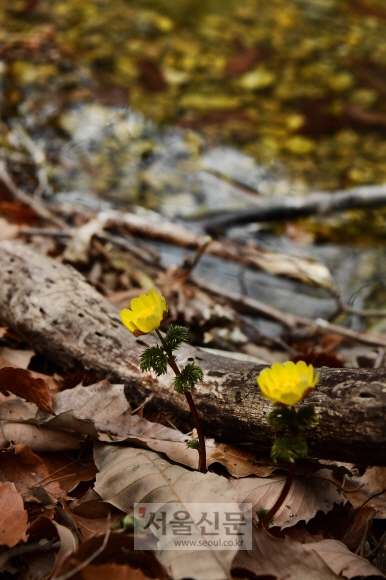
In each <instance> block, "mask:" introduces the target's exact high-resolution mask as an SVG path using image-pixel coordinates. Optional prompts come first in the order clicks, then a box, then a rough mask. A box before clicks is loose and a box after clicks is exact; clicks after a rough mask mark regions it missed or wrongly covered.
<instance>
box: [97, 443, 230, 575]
mask: <svg viewBox="0 0 386 580" xmlns="http://www.w3.org/2000/svg"><path fill="white" fill-rule="evenodd" d="M95 463H96V465H97V467H98V469H99V473H98V475H97V478H96V483H95V490H96V491H97V493H99V495H100V496H101V497H102V498H103V499H104V500H105V501H108V502H110V503H111V504H112V505H114V506H117V507H119V508H120V509H121V510H123V511H124V512H127V513H129V512H131V511H132V510H133V507H134V504H135V503H140V502H147V503H161V504H163V505H164V506H165V505H167V504H169V503H172V502H178V503H183V504H184V506H185V508H184V509H186V510H187V511H188V512H189V508H188V506H186V504H189V503H198V504H202V503H211V504H214V503H222V502H223V503H230V504H233V506H234V507H233V509H232V512H233V511H238V508H237V507H235V506H237V504H236V503H235V500H236V492H235V490H234V489H233V487H232V486H231V484H230V482H229V481H228V480H227V479H225V478H223V477H220V476H217V475H215V474H213V473H206V474H203V473H198V472H192V471H188V470H187V469H184V468H183V467H180V466H179V465H173V464H171V463H169V462H168V461H167V460H166V459H163V458H162V457H161V456H159V455H158V454H157V453H154V452H153V451H148V450H143V449H134V448H121V447H119V448H118V447H116V446H114V445H103V444H101V443H98V442H97V443H96V444H95ZM191 516H192V514H191ZM193 521H194V516H193ZM152 531H153V530H152ZM197 534H201V531H200V530H198V529H197ZM236 552H237V549H230V550H221V551H215V550H213V549H212V548H209V549H208V550H194V551H191V550H190V551H189V550H186V551H175V550H164V551H161V552H160V555H159V558H160V561H161V562H162V563H163V564H164V565H165V566H170V567H171V570H172V576H173V578H174V579H175V580H179V579H181V578H186V571H187V570H189V576H191V577H192V578H195V579H197V580H200V579H202V580H211V579H216V580H218V579H219V578H230V572H229V569H230V566H231V563H232V560H233V558H234V556H235V554H236Z"/></svg>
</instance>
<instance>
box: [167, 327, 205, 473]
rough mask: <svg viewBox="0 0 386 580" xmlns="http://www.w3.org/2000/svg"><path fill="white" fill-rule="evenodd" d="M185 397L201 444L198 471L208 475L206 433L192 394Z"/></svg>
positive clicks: (175, 368) (169, 354)
mask: <svg viewBox="0 0 386 580" xmlns="http://www.w3.org/2000/svg"><path fill="white" fill-rule="evenodd" d="M155 332H156V333H157V336H158V338H159V339H160V341H161V342H162V346H163V347H164V350H165V353H166V355H167V357H168V361H169V366H170V368H171V369H172V370H173V371H174V374H175V375H176V376H178V375H180V374H181V371H180V369H179V368H178V365H177V363H176V361H175V360H174V358H173V354H172V351H171V350H170V349H169V347H168V345H167V344H166V342H165V340H164V339H163V336H162V335H161V333H160V332H159V330H158V328H156V329H155ZM184 395H185V398H186V400H187V403H188V405H189V409H190V412H191V414H192V417H193V422H194V426H195V428H196V431H197V435H198V441H199V443H200V447H199V450H198V455H199V460H198V471H200V472H201V473H206V472H207V469H206V447H205V438H204V432H203V430H202V427H201V422H200V418H199V416H198V412H197V408H196V405H195V403H194V400H193V397H192V393H184Z"/></svg>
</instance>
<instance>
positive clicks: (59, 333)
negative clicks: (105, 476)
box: [0, 241, 386, 465]
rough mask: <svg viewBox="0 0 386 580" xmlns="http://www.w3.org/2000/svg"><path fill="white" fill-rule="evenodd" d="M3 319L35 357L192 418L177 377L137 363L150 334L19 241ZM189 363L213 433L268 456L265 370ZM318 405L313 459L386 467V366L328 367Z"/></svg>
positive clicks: (10, 258) (7, 276) (5, 256)
mask: <svg viewBox="0 0 386 580" xmlns="http://www.w3.org/2000/svg"><path fill="white" fill-rule="evenodd" d="M0 271H1V273H2V274H1V279H2V280H1V285H0V319H1V320H3V321H4V322H5V323H6V324H8V325H9V326H10V327H12V328H13V329H14V330H15V331H17V332H18V333H19V334H20V335H21V336H23V337H24V338H25V339H26V340H27V341H28V342H29V343H30V344H31V345H32V346H33V347H34V348H35V349H36V350H37V351H38V352H41V353H43V354H44V355H45V356H46V357H48V358H51V359H52V360H54V361H55V362H56V363H58V364H60V365H61V366H62V367H68V366H72V365H73V364H74V363H77V362H78V363H79V362H80V363H81V364H83V366H84V367H85V368H88V369H94V370H96V371H98V372H99V373H101V374H102V375H105V376H109V377H110V379H111V381H115V382H121V383H122V382H123V383H125V385H126V393H127V397H128V399H129V400H133V401H134V402H142V401H143V399H144V398H145V397H146V396H148V395H149V394H150V393H151V392H154V398H153V401H152V404H153V405H154V404H155V405H156V406H157V407H159V408H164V409H168V410H172V411H173V412H174V413H175V414H177V415H179V416H181V417H183V418H185V419H187V418H189V410H188V407H187V404H186V402H185V398H184V397H182V396H181V395H179V394H178V393H176V392H175V391H174V389H173V387H172V376H173V375H172V374H171V373H168V374H167V375H165V376H163V377H159V378H156V377H155V376H154V375H153V374H151V373H145V374H142V373H141V371H140V369H139V365H138V357H139V355H140V353H141V352H142V351H143V348H144V346H143V345H144V344H146V345H148V344H151V343H152V342H153V338H152V337H151V336H145V337H140V338H138V339H135V338H134V336H132V335H131V333H130V332H128V331H127V330H126V329H125V328H124V327H123V325H122V324H121V322H120V319H119V311H118V310H117V308H116V307H115V306H114V305H113V304H111V303H110V302H109V301H108V300H106V299H105V298H104V297H103V296H101V295H100V294H99V293H98V292H97V291H96V290H95V289H94V288H93V287H91V286H90V285H89V284H88V283H87V282H86V281H85V279H84V278H83V277H82V276H81V275H80V274H79V273H78V272H77V271H76V270H74V269H73V268H71V267H69V266H65V265H63V264H61V263H60V262H58V261H55V260H53V259H51V258H48V257H45V256H42V255H41V254H39V253H37V252H36V251H34V250H33V249H32V248H30V247H28V246H26V245H24V244H22V243H20V242H16V241H4V242H1V243H0ZM177 360H178V362H179V363H181V364H182V365H183V364H185V363H186V362H187V361H189V360H190V361H191V360H195V361H196V362H197V364H199V365H200V366H201V367H202V368H203V370H204V374H205V381H204V383H203V384H202V385H198V386H197V389H196V391H195V393H194V399H195V401H196V405H197V408H198V411H199V414H200V416H201V418H202V422H203V427H204V430H205V433H206V435H208V436H209V435H212V436H215V437H216V438H217V439H218V440H221V441H226V442H232V443H253V444H254V445H255V446H256V447H257V448H260V449H264V450H268V449H269V448H270V446H271V444H272V441H273V432H272V430H271V428H270V427H269V425H268V424H267V421H266V416H267V414H268V413H269V412H270V410H271V409H272V407H271V404H270V403H269V402H268V401H266V400H264V399H263V398H262V397H261V395H260V394H259V390H258V388H257V385H256V376H257V374H258V373H259V371H260V370H261V369H262V368H264V367H263V366H262V365H255V364H252V363H245V362H241V361H236V360H233V359H229V358H224V357H218V356H214V355H211V354H208V353H205V352H203V351H201V350H200V349H197V348H194V347H191V346H189V345H183V346H182V348H181V349H180V350H179V351H178V359H177ZM307 401H308V402H312V403H314V404H315V406H316V409H317V411H318V413H319V416H320V423H319V425H318V426H317V427H316V428H315V429H310V430H309V432H308V433H309V434H308V443H309V446H310V451H311V454H312V455H313V456H314V457H319V458H326V459H335V460H339V461H351V462H357V463H363V464H365V465H386V449H385V447H386V446H385V441H386V422H385V411H386V369H384V368H383V369H322V371H321V379H320V382H319V384H318V387H317V389H316V391H315V392H314V393H313V394H312V395H311V396H310V397H308V399H307Z"/></svg>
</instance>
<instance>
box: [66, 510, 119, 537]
mask: <svg viewBox="0 0 386 580" xmlns="http://www.w3.org/2000/svg"><path fill="white" fill-rule="evenodd" d="M124 515H125V514H123V512H118V513H116V514H112V515H110V518H108V517H104V518H83V517H82V516H78V515H76V514H73V513H72V514H71V517H72V519H73V520H74V522H75V524H76V527H77V528H78V531H79V533H80V536H81V537H83V540H88V539H89V538H92V537H93V536H98V535H101V534H106V533H107V532H108V530H109V529H110V528H111V526H113V525H114V524H116V523H117V522H119V520H120V519H122V518H123V517H124Z"/></svg>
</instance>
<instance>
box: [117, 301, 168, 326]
mask: <svg viewBox="0 0 386 580" xmlns="http://www.w3.org/2000/svg"><path fill="white" fill-rule="evenodd" d="M167 314H168V305H167V304H166V300H165V298H164V297H163V296H162V294H161V293H160V292H156V291H154V290H149V292H148V293H147V294H140V295H139V296H138V298H133V300H132V301H131V302H130V310H129V309H128V308H124V309H123V310H121V320H122V322H123V324H124V325H125V326H126V328H128V329H129V330H130V332H132V333H133V334H134V336H140V335H141V334H148V333H149V332H152V330H155V329H156V328H158V327H159V326H161V324H162V323H163V321H164V320H165V319H166V317H167Z"/></svg>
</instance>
